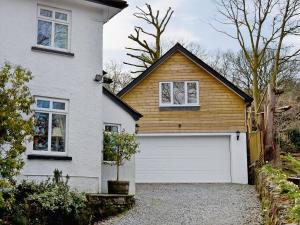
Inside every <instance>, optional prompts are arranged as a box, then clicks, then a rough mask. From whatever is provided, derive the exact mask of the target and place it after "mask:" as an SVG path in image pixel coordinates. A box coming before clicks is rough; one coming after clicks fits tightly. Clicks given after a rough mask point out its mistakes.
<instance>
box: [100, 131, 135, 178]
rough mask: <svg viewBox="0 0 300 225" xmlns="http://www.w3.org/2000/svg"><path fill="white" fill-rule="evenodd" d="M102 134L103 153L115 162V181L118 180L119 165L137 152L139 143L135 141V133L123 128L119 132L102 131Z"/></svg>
mask: <svg viewBox="0 0 300 225" xmlns="http://www.w3.org/2000/svg"><path fill="white" fill-rule="evenodd" d="M103 136H104V137H103V139H104V140H103V153H104V154H105V155H107V156H108V158H109V159H111V160H112V161H114V162H115V164H116V166H117V181H119V170H120V166H121V165H122V164H123V163H124V161H125V160H130V159H131V157H132V156H133V155H134V154H136V153H137V152H138V147H139V144H138V143H137V142H136V135H135V134H129V133H126V132H125V130H123V131H122V132H121V133H117V132H106V131H104V133H103Z"/></svg>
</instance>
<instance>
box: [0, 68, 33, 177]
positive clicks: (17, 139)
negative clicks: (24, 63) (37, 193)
mask: <svg viewBox="0 0 300 225" xmlns="http://www.w3.org/2000/svg"><path fill="white" fill-rule="evenodd" d="M31 79H32V77H31V73H30V72H29V71H27V70H25V69H23V68H21V67H16V68H12V66H10V65H8V64H6V65H5V66H4V67H3V68H2V69H0V106H1V107H0V177H2V178H5V179H8V180H9V181H10V182H13V178H14V176H16V175H18V173H19V171H20V170H21V169H22V167H23V164H24V162H23V160H22V158H21V155H22V153H24V152H25V150H26V148H25V146H24V144H25V142H26V141H28V140H30V139H31V137H32V134H33V117H32V116H31V113H32V111H31V105H32V104H33V98H32V96H31V94H30V91H29V88H28V87H27V84H28V82H29V81H30V80H31Z"/></svg>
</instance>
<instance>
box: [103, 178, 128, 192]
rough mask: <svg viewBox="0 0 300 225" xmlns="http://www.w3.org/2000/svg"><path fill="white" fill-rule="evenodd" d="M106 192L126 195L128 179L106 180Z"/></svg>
mask: <svg viewBox="0 0 300 225" xmlns="http://www.w3.org/2000/svg"><path fill="white" fill-rule="evenodd" d="M107 187H108V194H119V195H128V192H129V181H112V180H109V181H107Z"/></svg>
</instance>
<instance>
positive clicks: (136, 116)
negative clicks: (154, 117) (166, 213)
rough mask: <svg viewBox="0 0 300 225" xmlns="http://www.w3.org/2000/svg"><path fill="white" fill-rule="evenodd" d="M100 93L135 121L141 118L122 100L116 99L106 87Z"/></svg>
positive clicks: (140, 115)
mask: <svg viewBox="0 0 300 225" xmlns="http://www.w3.org/2000/svg"><path fill="white" fill-rule="evenodd" d="M102 92H103V94H104V95H105V96H107V97H108V98H109V99H110V100H112V101H113V102H114V103H116V104H117V105H118V106H120V107H121V108H122V109H123V110H125V111H126V112H127V113H129V114H130V115H131V116H132V117H133V119H135V120H136V121H137V120H139V119H140V118H141V117H143V115H142V114H140V113H139V112H137V111H136V110H134V109H133V108H131V107H130V106H129V105H128V104H126V103H125V102H124V101H123V100H122V99H120V98H119V97H117V96H116V95H115V94H114V93H112V92H111V91H109V90H108V89H107V88H106V87H104V86H103V87H102Z"/></svg>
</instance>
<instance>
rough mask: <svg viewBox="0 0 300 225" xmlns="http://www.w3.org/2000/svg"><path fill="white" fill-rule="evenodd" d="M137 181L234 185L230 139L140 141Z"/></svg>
mask: <svg viewBox="0 0 300 225" xmlns="http://www.w3.org/2000/svg"><path fill="white" fill-rule="evenodd" d="M139 142H140V150H141V152H140V153H139V154H138V155H137V156H136V181H137V182H138V183H151V182H155V183H157V182H160V183H167V182H176V183H181V182H182V183H186V182H188V183H194V182H231V176H230V152H229V137H200V136H195V137H139Z"/></svg>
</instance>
